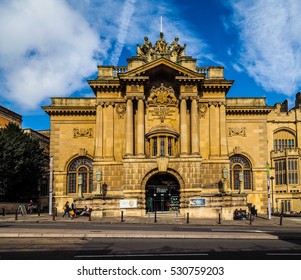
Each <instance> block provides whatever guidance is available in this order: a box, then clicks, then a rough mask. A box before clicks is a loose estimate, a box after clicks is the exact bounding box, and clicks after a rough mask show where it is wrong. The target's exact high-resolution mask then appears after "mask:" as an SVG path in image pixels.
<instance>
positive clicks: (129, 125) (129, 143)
mask: <svg viewBox="0 0 301 280" xmlns="http://www.w3.org/2000/svg"><path fill="white" fill-rule="evenodd" d="M125 129H126V144H125V156H132V155H133V152H134V149H133V148H134V145H133V144H134V143H133V138H134V125H133V101H132V99H131V98H128V99H127V101H126V125H125Z"/></svg>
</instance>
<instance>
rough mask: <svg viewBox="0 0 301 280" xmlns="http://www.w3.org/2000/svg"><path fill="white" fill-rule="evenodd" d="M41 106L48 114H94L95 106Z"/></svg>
mask: <svg viewBox="0 0 301 280" xmlns="http://www.w3.org/2000/svg"><path fill="white" fill-rule="evenodd" d="M42 108H43V109H44V111H45V112H46V113H47V114H48V115H49V116H95V115H96V109H95V106H93V107H92V106H89V107H80V108H66V107H59V106H57V107H56V106H55V107H52V106H45V107H42Z"/></svg>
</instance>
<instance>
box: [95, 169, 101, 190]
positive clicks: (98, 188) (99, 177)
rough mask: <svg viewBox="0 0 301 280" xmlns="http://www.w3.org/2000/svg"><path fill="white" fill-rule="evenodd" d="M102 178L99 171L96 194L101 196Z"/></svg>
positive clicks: (97, 172) (97, 173)
mask: <svg viewBox="0 0 301 280" xmlns="http://www.w3.org/2000/svg"><path fill="white" fill-rule="evenodd" d="M101 178H102V173H101V171H100V170H99V169H98V170H97V171H96V181H97V188H96V194H98V195H100V193H101V191H100V181H101Z"/></svg>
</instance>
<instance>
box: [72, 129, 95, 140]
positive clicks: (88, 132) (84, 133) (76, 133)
mask: <svg viewBox="0 0 301 280" xmlns="http://www.w3.org/2000/svg"><path fill="white" fill-rule="evenodd" d="M78 137H88V138H93V129H92V128H73V138H78Z"/></svg>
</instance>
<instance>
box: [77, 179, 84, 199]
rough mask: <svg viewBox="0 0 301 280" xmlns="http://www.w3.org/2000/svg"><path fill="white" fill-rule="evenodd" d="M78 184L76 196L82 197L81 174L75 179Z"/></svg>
mask: <svg viewBox="0 0 301 280" xmlns="http://www.w3.org/2000/svg"><path fill="white" fill-rule="evenodd" d="M77 183H78V196H79V197H83V192H82V186H83V174H79V175H78V177H77Z"/></svg>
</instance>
